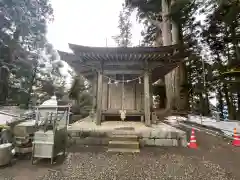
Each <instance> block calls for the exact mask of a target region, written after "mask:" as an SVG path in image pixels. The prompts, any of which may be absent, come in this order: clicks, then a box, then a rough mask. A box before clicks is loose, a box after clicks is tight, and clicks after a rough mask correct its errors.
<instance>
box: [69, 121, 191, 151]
mask: <svg viewBox="0 0 240 180" xmlns="http://www.w3.org/2000/svg"><path fill="white" fill-rule="evenodd" d="M164 127H165V128H163V127H161V128H156V127H155V128H154V127H153V128H146V129H145V130H144V129H136V130H135V132H136V134H137V136H138V140H139V142H140V146H141V147H144V146H183V147H186V146H187V137H186V133H185V132H184V131H181V130H179V129H176V128H173V127H171V126H169V125H165V124H164ZM166 127H168V128H166ZM113 133H114V131H113V130H105V131H103V130H97V129H95V130H87V129H81V130H69V134H70V136H71V140H72V143H74V144H78V145H104V146H105V145H108V142H109V140H110V137H111V134H113Z"/></svg>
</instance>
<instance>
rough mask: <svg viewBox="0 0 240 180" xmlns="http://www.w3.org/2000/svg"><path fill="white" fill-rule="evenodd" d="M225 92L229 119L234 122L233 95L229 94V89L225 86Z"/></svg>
mask: <svg viewBox="0 0 240 180" xmlns="http://www.w3.org/2000/svg"><path fill="white" fill-rule="evenodd" d="M223 91H224V94H225V99H226V103H227V108H228V119H231V120H234V119H235V115H234V111H233V105H232V101H231V99H232V98H231V95H229V94H228V88H227V86H226V85H223Z"/></svg>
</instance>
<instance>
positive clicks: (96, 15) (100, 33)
mask: <svg viewBox="0 0 240 180" xmlns="http://www.w3.org/2000/svg"><path fill="white" fill-rule="evenodd" d="M123 2H124V0H68V1H66V0H51V3H52V6H53V10H54V21H53V22H52V23H50V24H49V25H48V33H47V39H48V41H49V42H50V43H52V44H53V46H54V48H55V49H57V50H62V51H69V48H68V43H72V44H79V45H85V46H106V45H107V46H109V47H110V46H116V44H115V42H114V41H113V39H112V36H114V35H117V34H118V33H119V29H118V27H117V26H118V16H119V12H120V10H121V9H122V3H123ZM135 14H136V13H133V16H132V18H131V20H132V23H133V28H132V34H133V38H132V43H133V45H138V44H139V41H140V40H141V35H140V33H141V30H142V25H140V24H138V23H137V22H136V16H135Z"/></svg>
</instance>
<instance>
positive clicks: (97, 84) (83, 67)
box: [59, 44, 186, 125]
mask: <svg viewBox="0 0 240 180" xmlns="http://www.w3.org/2000/svg"><path fill="white" fill-rule="evenodd" d="M69 47H70V49H71V50H72V51H73V53H66V52H62V51H59V54H60V56H61V59H62V60H64V61H66V62H67V63H68V64H69V65H70V66H72V67H73V68H74V69H75V71H76V72H78V73H79V74H81V75H83V76H84V77H85V78H86V79H88V80H89V81H90V82H91V83H92V87H93V111H94V114H95V120H96V124H97V125H100V124H101V122H102V121H104V120H112V119H116V120H125V121H128V120H132V119H133V118H134V120H136V119H137V120H139V121H142V122H144V123H145V124H146V125H151V123H152V121H151V120H152V111H153V109H152V107H153V100H152V84H153V82H155V81H157V80H158V79H160V78H162V79H163V78H164V76H165V75H166V74H167V73H169V72H170V71H171V70H173V69H174V68H175V67H177V66H178V64H179V63H180V62H181V61H182V60H183V59H184V58H185V57H186V53H180V50H179V48H178V46H177V45H172V46H162V47H87V46H80V45H75V44H69ZM181 49H183V48H182V47H181ZM181 52H182V51H181Z"/></svg>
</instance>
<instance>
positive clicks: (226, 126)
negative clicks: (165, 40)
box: [166, 115, 240, 136]
mask: <svg viewBox="0 0 240 180" xmlns="http://www.w3.org/2000/svg"><path fill="white" fill-rule="evenodd" d="M166 119H167V121H168V122H169V123H174V121H190V122H194V123H197V124H201V125H205V126H209V127H214V128H217V129H220V130H221V131H222V132H223V133H225V134H226V135H228V136H232V135H233V130H234V128H236V129H237V132H238V133H240V122H239V121H216V120H215V119H213V118H210V117H204V116H202V117H201V116H196V115H188V118H184V117H181V116H169V117H167V118H166Z"/></svg>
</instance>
